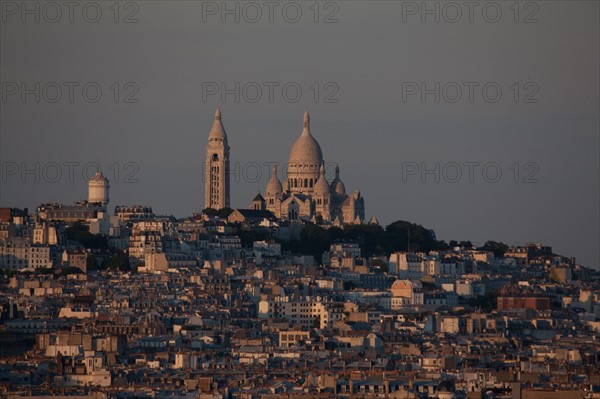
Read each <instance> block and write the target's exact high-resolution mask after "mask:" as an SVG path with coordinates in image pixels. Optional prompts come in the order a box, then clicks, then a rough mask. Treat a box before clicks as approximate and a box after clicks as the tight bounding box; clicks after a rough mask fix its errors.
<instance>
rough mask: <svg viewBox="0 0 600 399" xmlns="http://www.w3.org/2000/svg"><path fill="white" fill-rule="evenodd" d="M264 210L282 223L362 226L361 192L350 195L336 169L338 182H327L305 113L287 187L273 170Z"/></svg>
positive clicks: (290, 158) (294, 146)
mask: <svg viewBox="0 0 600 399" xmlns="http://www.w3.org/2000/svg"><path fill="white" fill-rule="evenodd" d="M264 199H265V207H266V209H267V210H269V211H271V212H273V214H274V215H275V216H276V217H277V218H278V219H281V220H311V221H313V222H317V223H330V222H332V223H334V224H340V225H341V224H344V223H350V224H354V223H362V222H363V221H364V219H365V201H364V198H363V197H362V195H361V194H360V191H358V190H357V191H355V192H354V193H352V194H350V195H348V194H346V187H345V186H344V183H343V182H342V180H341V179H340V169H339V167H337V166H336V171H335V179H334V180H333V181H332V182H331V183H329V182H328V181H327V179H326V178H325V163H324V161H323V153H322V151H321V146H320V145H319V143H318V142H317V140H315V138H314V137H313V136H312V134H311V131H310V116H309V115H308V112H305V113H304V128H303V130H302V133H301V134H300V137H298V139H296V142H295V143H294V145H293V146H292V150H291V151H290V157H289V161H288V164H287V179H286V180H285V183H284V184H281V181H280V180H279V178H278V177H277V167H276V166H273V170H272V173H271V178H270V180H269V182H268V183H267V187H266V190H265V197H264Z"/></svg>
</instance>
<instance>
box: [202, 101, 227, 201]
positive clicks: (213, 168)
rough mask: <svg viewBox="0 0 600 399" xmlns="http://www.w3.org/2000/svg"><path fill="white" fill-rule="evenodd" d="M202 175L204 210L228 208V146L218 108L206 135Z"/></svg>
mask: <svg viewBox="0 0 600 399" xmlns="http://www.w3.org/2000/svg"><path fill="white" fill-rule="evenodd" d="M204 173H205V179H204V208H213V209H221V208H229V207H230V205H229V176H230V175H229V144H228V143H227V133H225V128H224V127H223V123H222V122H221V110H220V109H219V108H218V107H217V112H215V121H214V122H213V126H212V129H211V130H210V133H209V135H208V144H207V145H206V163H205V172H204Z"/></svg>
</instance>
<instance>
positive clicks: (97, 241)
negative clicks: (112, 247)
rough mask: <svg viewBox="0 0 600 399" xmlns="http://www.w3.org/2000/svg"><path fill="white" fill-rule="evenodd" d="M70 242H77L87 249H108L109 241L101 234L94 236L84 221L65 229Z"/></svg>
mask: <svg viewBox="0 0 600 399" xmlns="http://www.w3.org/2000/svg"><path fill="white" fill-rule="evenodd" d="M65 235H66V236H67V239H68V240H72V241H77V242H79V243H81V245H83V246H84V247H85V248H87V249H108V240H107V239H106V237H105V236H103V235H101V234H92V233H90V230H89V228H88V226H86V225H85V224H84V223H83V221H81V220H78V221H76V222H74V223H73V224H71V225H70V226H69V227H67V228H66V229H65Z"/></svg>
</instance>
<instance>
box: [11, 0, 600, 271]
mask: <svg viewBox="0 0 600 399" xmlns="http://www.w3.org/2000/svg"><path fill="white" fill-rule="evenodd" d="M6 3H11V4H13V2H6V1H2V2H1V4H2V7H3V8H2V24H1V39H0V40H1V41H0V44H1V61H0V69H1V80H2V84H3V86H2V92H3V98H2V103H1V107H2V115H1V116H2V117H1V121H0V124H1V125H0V127H1V149H0V156H1V158H2V159H1V160H2V165H3V170H2V172H3V175H2V182H1V184H2V186H1V187H2V188H1V190H0V196H1V198H0V205H1V206H19V207H25V206H27V207H29V208H34V207H35V206H36V205H38V204H39V203H42V202H47V201H58V202H63V203H70V202H73V201H76V200H79V199H84V198H85V196H86V195H87V193H86V184H85V182H84V181H83V179H82V177H81V175H82V173H81V172H82V165H83V164H85V163H86V162H95V161H97V160H98V159H99V160H100V164H101V166H102V168H103V171H104V172H105V174H106V175H107V177H108V178H109V179H110V180H111V182H112V183H111V184H112V187H111V203H110V206H111V208H113V207H114V206H115V205H119V204H148V205H151V206H152V207H153V208H154V210H155V211H156V212H158V213H165V214H174V215H176V216H185V215H189V214H191V213H192V212H198V211H200V210H201V209H202V205H203V204H202V202H203V190H204V188H203V182H202V162H203V161H204V146H205V144H206V139H207V135H208V131H209V129H210V127H211V125H212V118H213V114H214V109H215V107H216V106H217V105H221V107H222V111H223V123H224V125H225V128H226V130H227V133H228V135H229V143H230V146H231V148H232V149H231V156H232V162H233V163H239V165H241V166H240V167H239V169H238V172H237V175H238V176H239V177H240V182H239V183H235V180H236V179H235V177H234V178H233V179H232V181H233V182H234V184H233V185H232V205H233V206H234V207H245V206H247V205H248V204H249V202H250V200H251V198H252V197H253V196H254V195H255V194H256V192H257V191H258V190H264V186H265V185H266V182H267V180H268V177H269V175H268V172H269V168H268V167H267V166H263V167H262V177H261V178H260V179H259V180H258V182H252V181H248V180H249V179H248V178H252V177H254V173H253V170H254V169H253V168H254V166H252V165H254V164H249V163H252V162H257V163H259V164H262V163H263V162H279V163H280V164H285V162H286V161H287V158H288V155H289V150H290V147H291V145H292V143H293V142H294V140H295V139H296V137H297V136H298V135H299V133H300V131H301V128H302V113H303V111H304V109H305V108H307V107H308V109H309V111H310V113H311V122H312V132H313V135H314V136H315V137H316V138H317V140H318V141H319V143H320V144H321V147H322V149H323V153H324V157H325V160H326V161H327V162H338V163H339V165H340V168H341V177H342V179H343V180H344V182H345V184H346V188H347V189H348V190H353V189H357V188H360V190H361V192H362V193H363V195H364V196H365V199H366V208H367V209H366V212H367V217H368V218H370V216H373V215H375V216H377V217H378V219H379V220H380V221H381V222H382V223H383V224H387V223H389V222H391V221H393V220H397V219H404V220H409V221H413V222H417V223H421V224H423V225H425V226H427V227H429V228H432V229H434V230H435V231H436V233H437V235H438V238H441V239H446V240H449V239H458V240H461V239H470V240H472V241H478V242H481V243H482V242H484V241H486V240H489V239H494V240H500V241H504V242H507V243H509V244H513V243H525V242H529V241H535V242H542V243H544V244H547V245H551V246H553V247H554V248H555V250H556V251H557V252H559V253H562V254H565V255H569V256H575V257H577V259H578V261H579V262H581V263H583V264H585V265H588V266H593V267H597V265H598V262H599V260H600V253H599V247H598V242H600V231H599V222H600V215H599V207H598V204H599V203H600V198H599V197H600V194H599V181H600V176H599V150H600V147H599V146H600V144H599V130H600V127H599V106H600V104H599V80H598V71H599V70H600V62H599V53H598V52H599V50H598V49H599V48H600V43H599V36H600V32H599V23H598V15H599V3H598V2H597V1H537V2H529V3H527V2H520V3H518V4H519V7H518V8H519V13H518V15H515V8H514V2H512V1H498V2H495V3H493V4H492V5H487V4H489V3H490V2H479V3H478V5H477V6H474V7H475V8H474V14H473V20H472V22H470V21H469V15H468V9H467V8H466V7H465V6H464V4H463V3H464V2H440V3H439V7H440V22H439V23H436V22H435V21H434V16H433V15H425V17H426V21H425V22H421V15H420V11H422V8H421V7H423V4H424V3H422V2H417V3H412V2H401V1H398V2H392V1H385V2H379V1H338V2H332V4H328V3H327V2H321V3H320V4H319V11H320V12H319V15H318V20H319V23H314V18H315V14H314V3H313V2H304V1H300V2H296V3H294V4H292V5H289V4H290V2H280V3H279V5H277V6H274V7H275V8H274V14H273V18H274V22H272V23H271V22H269V21H268V9H267V8H266V7H265V6H261V5H262V4H263V2H257V3H253V4H257V5H259V6H261V9H262V12H263V15H262V18H261V19H260V20H259V21H258V22H256V23H250V22H248V21H247V19H251V18H254V15H255V14H254V10H253V9H251V8H246V9H245V11H244V8H243V7H244V3H240V22H239V23H235V21H234V18H235V15H228V16H226V17H227V20H226V22H225V23H222V22H221V17H220V15H208V14H206V13H205V14H204V15H203V7H204V10H205V11H211V10H212V9H211V7H212V6H213V5H215V6H216V7H217V8H220V7H222V6H223V5H222V4H223V3H222V2H217V3H210V4H209V3H207V2H204V3H203V2H200V1H185V2H171V1H169V2H166V1H140V2H136V3H135V4H136V5H137V10H136V9H135V8H133V6H131V7H128V8H125V6H126V5H125V3H122V5H121V9H120V10H119V11H120V13H119V16H118V18H119V20H120V21H122V20H123V18H125V16H126V15H128V14H129V13H131V12H133V13H134V14H135V15H134V18H136V19H138V20H139V21H138V22H137V23H129V24H124V23H114V21H113V18H114V11H113V10H111V9H109V6H111V5H112V4H113V2H97V3H94V4H98V5H99V6H100V8H101V9H102V17H101V18H100V20H99V22H97V23H90V22H86V21H85V20H84V18H83V17H82V12H81V10H82V9H83V7H84V6H85V5H86V2H82V3H80V4H79V6H78V8H76V9H75V10H74V14H73V15H74V20H73V22H72V23H70V22H69V21H68V15H67V14H66V13H67V10H66V9H63V10H62V11H63V16H62V18H61V19H60V20H59V21H58V22H56V23H50V22H48V21H45V19H52V18H54V15H55V14H54V10H51V9H46V10H45V11H44V9H40V13H41V14H40V22H39V23H36V22H35V21H34V19H33V18H34V16H32V15H26V16H25V18H26V20H25V22H22V21H21V19H22V15H21V14H20V12H21V11H22V10H21V9H20V8H18V9H17V11H16V14H15V15H13V12H14V9H13V8H11V6H9V7H8V8H6V7H7V6H6ZM35 3H36V2H29V4H30V7H35V5H32V4H35ZM447 3H452V5H451V6H445V4H447ZM14 4H16V5H17V6H18V7H22V4H23V3H21V2H17V3H14ZM426 4H427V7H430V8H432V9H433V8H434V7H435V4H436V2H427V3H426ZM455 5H458V6H459V7H460V8H461V11H462V13H463V14H462V17H461V18H458V21H457V22H455V23H451V22H449V21H447V20H448V19H452V18H454V17H455V15H456V14H455V11H456V7H454V6H455ZM496 5H497V6H498V7H496ZM284 6H286V7H287V8H286V10H287V12H288V14H286V15H285V16H284V14H283V7H284ZM296 6H297V7H296ZM413 6H415V7H416V12H417V14H416V15H412V14H411V13H410V12H412V11H415V8H411V7H413ZM444 6H445V7H446V8H444ZM484 6H485V7H487V8H486V13H485V15H484V12H483V8H484ZM40 7H43V4H42V3H40ZM228 7H231V8H233V7H235V2H228ZM246 7H248V6H246ZM309 7H313V8H312V9H310V8H309ZM452 7H454V8H452ZM511 7H512V8H511ZM296 8H300V9H301V10H302V17H301V18H300V20H299V22H297V23H290V22H288V21H286V19H285V18H288V19H290V18H293V17H294V15H295V13H294V11H295V10H296ZM498 8H499V9H500V10H501V11H502V16H501V17H500V18H499V22H497V23H492V22H488V21H486V18H487V19H488V20H490V19H494V18H495V11H496V10H497V9H498ZM86 10H87V12H88V17H89V16H91V17H93V15H94V14H93V11H94V10H95V9H94V8H93V6H88V8H87V9H86ZM219 11H220V10H219ZM403 11H405V12H404V13H403ZM407 11H408V12H409V13H408V14H407V13H406V12H407ZM44 13H45V14H44ZM331 13H333V14H334V15H333V16H332V18H335V19H337V20H338V22H337V23H323V20H324V19H325V17H326V16H327V15H329V14H331ZM203 17H204V18H205V19H206V22H203ZM515 18H516V19H517V21H518V22H515ZM526 18H527V19H528V20H529V21H530V22H531V21H533V20H537V21H538V22H534V23H525V22H524V20H525V19H526ZM13 82H14V83H16V84H17V86H18V87H19V92H18V93H17V94H14V95H10V94H9V90H12V89H14V87H15V86H14V85H12V83H13ZM35 82H40V83H41V87H42V88H43V86H44V84H46V83H48V82H57V83H58V84H59V85H62V84H63V83H64V82H78V83H79V84H80V85H79V86H78V87H76V88H75V91H74V101H73V103H70V102H69V101H68V90H67V88H66V87H65V86H64V85H63V86H62V87H63V97H62V98H61V99H60V100H58V101H57V102H56V103H51V102H49V101H48V100H49V99H51V98H52V97H53V96H54V94H53V93H54V92H53V91H52V90H53V89H52V87H50V86H47V87H46V89H47V91H46V92H45V93H44V92H43V90H42V89H40V92H41V93H40V96H41V98H40V102H39V103H35V101H34V95H31V94H30V95H27V96H26V97H25V101H24V102H23V101H21V94H22V93H20V89H21V87H20V85H21V83H25V84H26V85H27V87H29V88H32V87H34V84H35ZM86 82H97V84H98V85H99V86H100V87H101V88H102V97H101V98H100V100H99V101H98V102H96V103H90V102H87V101H86V100H85V99H84V98H83V97H82V94H81V87H82V86H83V85H84V84H85V83H86ZM114 82H119V90H118V92H119V94H120V96H119V102H118V103H115V102H114V98H113V95H114V93H115V89H114V86H113V89H112V90H111V88H110V87H111V85H113V83H114ZM128 82H133V83H135V85H137V87H138V88H139V92H138V93H137V94H135V96H134V97H133V98H136V99H138V100H139V102H137V103H123V99H124V95H126V94H128V93H130V92H131V90H132V87H134V86H130V87H127V88H125V84H126V83H128ZM210 82H216V83H217V84H221V83H222V82H225V84H226V85H227V86H228V87H229V88H234V84H235V82H240V85H241V86H242V87H243V85H245V84H247V83H249V82H250V83H251V84H250V85H249V86H247V90H248V91H247V92H246V93H245V94H246V95H244V93H240V95H241V98H240V101H239V102H238V103H236V102H235V100H234V97H233V95H229V96H227V98H226V101H224V102H223V101H221V99H220V96H219V95H206V96H205V97H206V98H203V87H205V88H206V86H207V84H210ZM252 82H256V84H258V85H259V86H262V87H263V89H264V90H263V93H262V94H263V95H262V98H261V99H260V100H259V101H257V102H255V103H252V102H251V100H252V97H254V94H255V92H254V91H251V89H252V86H253V85H252ZM265 82H276V83H277V84H279V86H278V87H277V88H276V89H275V91H274V95H275V97H274V101H273V102H272V103H271V102H269V99H268V93H267V89H266V86H265ZM315 82H317V83H318V86H319V94H320V97H319V99H318V101H315V99H314V97H313V95H314V88H315V86H313V84H314V83H315ZM330 82H333V83H334V84H335V85H337V87H339V92H337V93H335V94H334V95H333V97H332V98H333V99H337V100H339V101H338V102H337V103H330V102H325V101H324V96H325V95H327V94H330V93H333V90H334V89H332V87H333V88H335V86H332V85H330V86H326V84H327V83H330ZM403 82H404V85H403ZM411 82H415V83H416V86H414V85H412V83H411ZM422 82H424V83H425V85H426V87H427V88H430V89H432V88H434V87H435V82H439V83H440V101H439V103H436V102H435V98H434V95H433V94H430V95H427V96H426V97H425V101H424V102H422V101H421V97H420V95H419V94H415V95H407V96H406V98H404V99H403V87H404V89H405V90H406V89H408V88H414V87H419V86H420V84H421V83H422ZM453 82H455V83H453ZM465 82H474V83H473V85H475V86H473V87H474V91H473V95H474V97H473V102H470V101H469V99H468V90H467V86H465ZM515 82H516V83H517V85H514V83H515ZM286 83H288V86H289V84H290V83H296V84H297V85H299V87H301V89H302V96H301V98H300V99H299V100H298V101H297V102H295V103H293V102H291V101H290V99H287V100H286V98H285V97H284V95H283V94H282V89H281V88H282V87H283V86H284V85H285V84H286ZM486 84H487V86H486V87H487V88H488V90H489V91H487V92H486V93H485V94H484V93H482V88H483V87H484V86H485V85H486ZM457 85H458V86H460V87H461V88H462V98H461V99H460V100H459V101H457V102H456V103H452V102H450V100H452V99H453V98H454V97H455V94H456V91H455V88H456V86H457ZM476 85H478V86H476ZM311 87H312V89H311ZM496 87H500V88H501V90H502V95H501V97H500V98H499V100H498V101H497V102H492V101H491V100H492V97H493V96H495V94H494V90H495V88H496ZM517 88H518V94H517V92H516V91H517ZM290 93H292V92H290ZM88 94H89V93H88ZM92 94H93V93H92ZM292 94H293V93H292ZM405 94H406V93H405ZM486 95H487V96H488V97H485V96H486ZM515 95H517V98H516V102H515ZM525 100H528V101H529V100H538V102H526V101H525ZM35 162H39V163H40V168H43V167H44V165H48V163H49V162H56V163H58V164H61V165H62V164H64V163H65V162H79V163H80V165H78V166H75V167H74V171H75V178H74V181H73V182H70V181H69V178H68V176H67V172H68V169H67V168H66V167H65V166H63V169H62V172H63V175H62V177H61V178H59V179H58V181H57V182H55V183H51V182H49V181H48V180H49V179H51V178H52V177H53V176H54V172H53V171H52V170H51V169H52V167H51V166H46V170H45V172H46V175H44V171H43V170H41V171H40V182H39V183H36V182H35V176H33V175H26V176H24V179H23V178H22V177H21V176H20V172H21V170H18V171H17V174H16V175H11V174H9V173H8V172H9V170H10V168H12V167H13V166H14V165H18V168H19V169H21V168H22V166H27V167H30V168H34V166H35ZM127 162H133V163H135V164H136V165H139V171H138V172H137V173H136V174H135V176H134V177H135V178H137V179H138V180H139V182H137V183H127V184H126V183H124V182H123V177H124V176H125V175H127V173H128V172H130V171H133V169H127V170H125V169H124V168H125V164H126V163H127ZM436 162H438V163H439V164H440V173H439V175H440V182H439V183H436V182H435V181H434V180H435V176H434V175H426V176H423V177H424V178H425V182H422V176H421V175H420V174H419V173H417V174H415V175H408V176H407V175H405V176H404V177H403V173H402V172H403V167H404V170H405V171H406V170H407V169H406V168H407V167H409V168H410V167H413V166H415V165H417V166H418V167H419V168H421V167H422V166H423V163H424V165H425V166H427V167H429V168H434V165H435V163H436ZM466 162H479V166H474V168H475V169H474V171H475V174H474V176H473V182H469V178H468V176H467V172H468V168H467V167H465V166H464V163H466ZM115 163H118V169H119V170H120V175H119V176H118V177H119V181H118V182H117V181H115V180H116V176H115V175H114V173H115V172H114V170H111V169H110V165H113V166H115ZM403 163H404V164H403ZM407 163H411V164H407ZM454 163H456V164H459V165H461V166H462V172H463V175H462V177H461V178H459V179H457V180H458V181H457V182H455V183H452V182H450V180H452V179H453V178H454V177H455V173H454V172H455V169H453V168H454V165H455V164H454ZM486 164H488V165H492V166H495V167H497V166H499V167H500V168H501V170H502V177H501V178H500V179H499V181H498V182H497V183H491V182H488V181H486V179H485V178H487V179H488V180H490V179H493V178H494V173H491V172H494V171H495V169H493V168H492V169H488V172H490V173H488V174H487V175H486V176H485V178H484V176H482V167H483V165H486ZM243 165H250V166H246V167H245V168H244V167H243ZM403 165H404V166H403ZM516 166H518V170H519V175H518V176H515V167H516ZM444 167H445V169H443V168H444ZM536 168H539V170H538V169H536ZM442 169H443V170H442ZM244 171H245V172H247V173H246V175H247V176H246V177H247V178H246V179H244V176H243V175H244V173H243V172H244ZM444 172H445V173H446V174H445V175H444ZM529 173H532V175H529ZM515 178H516V179H517V180H518V182H515V181H514V179H515ZM527 178H529V180H531V181H533V182H530V183H524V180H525V179H527ZM535 180H537V182H535Z"/></svg>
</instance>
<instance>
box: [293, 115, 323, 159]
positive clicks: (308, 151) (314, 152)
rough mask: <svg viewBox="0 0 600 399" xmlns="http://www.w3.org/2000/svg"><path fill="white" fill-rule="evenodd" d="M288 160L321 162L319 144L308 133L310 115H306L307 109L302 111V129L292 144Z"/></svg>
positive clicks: (321, 156)
mask: <svg viewBox="0 0 600 399" xmlns="http://www.w3.org/2000/svg"><path fill="white" fill-rule="evenodd" d="M289 162H290V163H292V162H309V163H313V164H314V163H316V164H318V165H319V164H321V163H323V153H322V152H321V146H320V145H319V143H318V142H317V140H315V138H314V137H313V136H312V135H311V134H310V116H309V115H308V111H306V112H305V113H304V129H303V130H302V134H300V137H298V139H297V140H296V142H295V143H294V145H293V146H292V151H291V152H290V160H289Z"/></svg>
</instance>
